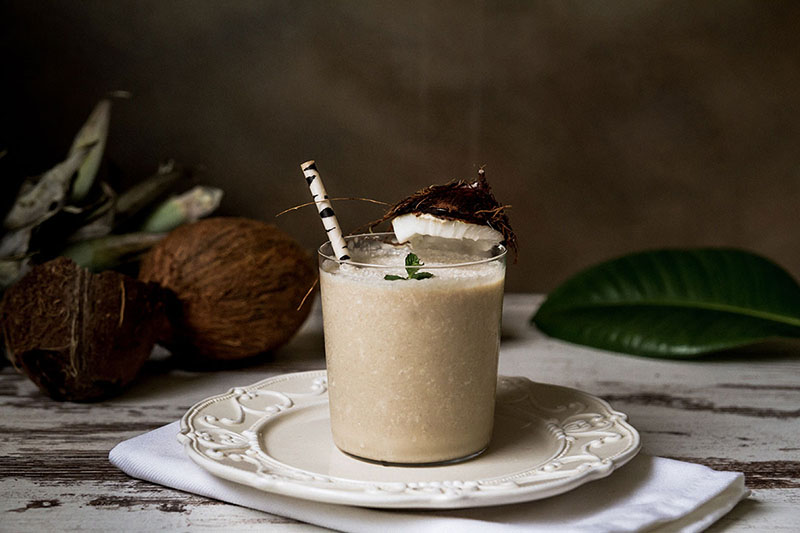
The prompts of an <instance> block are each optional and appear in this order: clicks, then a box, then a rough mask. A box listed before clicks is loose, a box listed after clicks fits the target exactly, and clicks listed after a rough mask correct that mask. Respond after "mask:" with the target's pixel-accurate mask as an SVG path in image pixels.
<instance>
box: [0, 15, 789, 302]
mask: <svg viewBox="0 0 800 533" xmlns="http://www.w3.org/2000/svg"><path fill="white" fill-rule="evenodd" d="M0 6H2V12H1V13H0V16H2V22H0V25H2V27H1V28H0V29H2V37H0V39H2V62H3V65H4V66H3V73H4V78H5V80H4V81H3V87H2V91H3V94H2V116H1V117H0V118H1V119H2V138H0V141H2V145H0V146H6V147H8V149H9V154H10V155H9V157H7V158H5V159H7V161H6V163H4V165H5V166H4V167H3V168H4V173H5V174H6V175H5V176H3V187H4V189H3V191H4V194H5V198H8V195H9V194H10V193H8V190H9V189H10V187H11V185H10V183H12V182H13V181H14V178H15V177H18V176H19V175H20V174H22V173H25V172H27V173H32V172H35V171H41V170H43V169H44V168H46V167H48V165H51V164H53V163H54V162H55V161H57V160H58V159H59V158H60V157H62V156H63V155H64V154H65V152H66V151H67V150H68V148H69V145H70V143H71V140H72V137H73V135H74V134H75V132H76V131H77V129H78V128H79V127H80V125H81V123H82V122H83V121H84V119H85V118H86V116H87V115H88V113H89V111H90V110H91V108H92V106H93V105H94V103H95V102H96V101H97V100H98V99H99V98H100V97H102V96H103V95H104V94H105V93H106V92H107V91H109V90H114V89H126V90H129V91H131V92H132V93H133V98H132V99H131V100H129V101H120V102H117V103H116V104H115V108H114V111H113V116H112V127H111V134H110V139H109V146H108V149H107V150H108V154H109V157H110V159H111V160H112V161H113V162H114V163H115V165H116V166H117V167H119V169H121V171H122V173H123V174H124V176H125V178H126V179H127V180H129V181H132V180H135V179H136V178H139V177H142V176H145V175H147V174H149V173H150V172H152V171H153V170H154V168H155V167H156V165H157V163H158V161H159V160H160V159H163V158H167V157H171V158H175V159H176V160H178V161H181V162H184V163H189V164H202V165H203V166H204V167H205V173H204V175H203V176H202V180H203V181H204V182H206V183H210V184H214V185H217V186H220V187H222V188H224V189H225V191H226V197H225V200H224V203H223V212H225V213H228V214H239V215H244V216H250V217H255V218H260V219H264V220H274V215H275V214H276V213H277V212H278V211H280V210H282V209H284V208H286V207H290V206H292V205H295V204H299V203H301V202H305V201H307V200H308V198H309V194H308V192H307V190H306V187H305V182H304V181H303V179H302V175H301V173H300V170H299V168H298V165H299V163H301V162H302V161H304V160H306V159H310V158H314V159H316V160H317V162H318V166H319V168H320V171H321V173H322V176H323V178H324V179H325V181H326V184H327V187H328V189H329V193H330V194H331V195H332V196H362V197H368V198H374V199H378V200H385V201H392V202H393V201H396V200H398V199H400V198H401V197H403V196H406V195H408V194H409V193H411V192H412V191H414V190H416V189H418V188H421V187H424V186H426V185H429V184H431V183H437V182H444V181H447V180H450V179H453V178H461V177H473V176H474V175H475V173H476V170H477V168H478V166H480V165H483V164H485V165H486V168H487V175H488V177H489V179H490V182H491V183H492V185H493V186H494V189H495V192H496V194H497V196H498V198H499V199H500V201H501V202H503V203H510V204H513V209H512V211H511V217H512V223H513V225H514V227H515V229H516V230H517V233H518V236H519V240H520V247H521V253H520V257H519V262H518V264H517V265H516V266H514V267H513V268H512V269H511V270H510V272H509V283H508V288H509V289H510V290H515V291H521V290H526V291H531V290H549V289H552V288H553V287H554V286H555V285H556V284H557V283H558V282H560V281H562V280H563V279H564V278H565V277H567V276H568V275H570V274H572V273H574V272H575V271H576V270H578V269H580V268H582V267H585V266H587V265H589V264H591V263H594V262H597V261H600V260H603V259H608V258H610V257H613V256H615V255H618V254H621V253H625V252H628V251H633V250H638V249H643V248H653V247H663V246H670V247H673V246H696V245H715V246H737V247H745V248H748V249H751V250H754V251H757V252H760V253H762V254H765V255H767V256H769V257H771V258H773V259H775V260H776V261H778V262H779V263H781V264H782V265H783V266H785V267H786V268H787V269H788V270H789V271H790V272H792V273H793V274H794V275H795V276H798V275H800V231H798V230H800V223H799V220H800V218H799V216H798V207H799V206H800V32H798V28H800V3H797V2H792V1H786V2H779V1H774V2H760V1H741V0H740V1H726V2H696V1H676V2H661V1H649V2H638V1H635V2H634V1H631V2H622V1H609V2H569V1H539V2H529V1H496V2H493V1H477V2H457V1H441V2H423V1H416V2H413V1H412V2H377V1H375V2H372V1H357V2H313V1H306V0H291V1H289V0H287V1H259V2H246V1H237V2H212V1H206V2H200V1H194V2H188V1H183V2H176V1H136V2H133V1H120V0H114V1H83V2H77V1H73V2H69V1H61V2H53V1H41V0H40V1H33V2H31V1H16V2H9V1H5V2H2V3H1V4H0ZM12 155H13V157H11V156H12ZM337 205H338V209H337V211H338V212H339V216H340V219H341V222H342V224H343V226H344V229H345V231H351V230H353V229H355V228H356V227H358V226H360V225H361V224H363V223H365V222H367V221H369V220H371V219H374V218H377V217H378V216H379V215H380V214H381V211H380V209H376V207H375V206H372V205H369V204H358V203H352V202H348V203H340V204H337ZM277 223H278V225H280V226H281V227H283V228H284V229H285V230H287V231H288V232H289V233H291V234H292V235H294V236H295V237H296V238H297V239H298V240H300V241H301V243H303V244H304V245H305V246H306V247H308V248H309V249H311V248H312V247H314V246H315V245H316V244H318V243H319V242H320V241H321V240H322V238H323V232H322V230H321V227H320V224H319V221H318V220H317V218H316V215H315V214H314V212H313V210H310V211H309V210H306V211H302V210H301V211H296V212H293V213H291V214H289V215H285V216H283V217H281V218H279V219H277Z"/></svg>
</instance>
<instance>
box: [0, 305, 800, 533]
mask: <svg viewBox="0 0 800 533" xmlns="http://www.w3.org/2000/svg"><path fill="white" fill-rule="evenodd" d="M540 301H541V298H540V297H537V296H532V295H508V296H507V297H506V307H505V313H504V325H503V331H504V338H503V344H502V349H501V357H500V371H501V373H503V374H507V375H523V376H527V377H529V378H531V379H534V380H537V381H545V382H551V383H557V384H562V385H567V386H570V387H576V388H579V389H583V390H586V391H588V392H590V393H593V394H597V395H599V396H602V397H605V398H606V399H608V400H609V401H610V402H611V404H612V405H613V406H614V407H615V408H617V409H619V410H622V411H624V412H626V413H628V414H629V416H630V420H631V422H632V423H633V425H634V426H635V427H637V429H639V431H640V432H641V434H642V437H643V442H644V452H645V453H650V454H654V455H661V456H665V457H673V458H679V459H683V460H687V461H693V462H698V463H703V464H707V465H710V466H712V467H715V468H718V469H722V470H737V471H743V472H745V475H746V477H747V485H748V486H749V487H750V488H751V489H752V490H753V494H752V496H751V497H750V498H749V499H748V500H746V501H745V502H742V503H741V504H740V505H739V506H737V507H736V509H734V510H733V511H732V512H731V513H730V514H728V515H727V516H726V517H724V518H723V519H722V520H721V521H720V522H718V523H717V524H715V525H714V526H712V528H711V529H710V531H714V532H722V531H725V532H744V531H787V532H788V531H800V346H797V345H794V346H785V345H784V346H764V347H759V348H756V349H750V350H747V351H740V352H737V353H734V354H726V355H723V356H715V357H712V358H708V359H705V360H702V361H692V362H682V361H667V360H657V359H647V358H639V357H631V356H625V355H618V354H612V353H608V352H601V351H597V350H590V349H586V348H582V347H578V346H574V345H570V344H566V343H563V342H560V341H556V340H552V339H549V338H547V337H544V336H543V335H542V334H540V333H539V332H538V331H537V330H536V329H535V328H533V327H532V326H530V325H529V324H528V319H529V318H530V316H531V315H532V313H533V311H534V310H535V308H536V306H537V305H538V303H539V302H540ZM319 368H324V356H323V347H322V333H321V319H320V314H319V309H318V308H316V309H315V312H314V313H313V314H312V316H311V318H310V319H309V321H308V323H306V325H305V326H304V327H303V329H302V330H301V332H300V334H298V336H297V337H296V338H295V339H294V340H293V341H292V343H291V344H290V345H289V346H287V347H285V348H284V349H282V350H280V351H279V352H278V353H276V354H274V355H273V356H272V357H271V358H270V359H268V360H265V361H264V362H263V363H260V364H258V365H256V366H248V367H242V368H230V369H226V370H217V371H214V372H190V371H185V370H181V369H179V368H175V367H174V364H173V363H172V362H171V361H170V360H169V359H165V358H154V360H152V361H150V362H149V363H148V365H147V367H146V368H145V371H144V372H143V374H142V376H141V377H140V378H139V379H138V380H137V381H136V382H135V383H134V385H133V386H132V387H131V388H130V389H129V390H128V391H127V392H126V393H124V394H123V395H121V396H119V397H117V398H114V399H112V400H109V401H106V402H103V403H97V404H75V403H59V402H55V401H52V400H50V399H49V398H47V397H45V396H43V395H41V394H40V393H39V392H38V390H37V389H36V388H35V386H34V385H33V384H32V383H31V382H30V381H28V380H27V379H26V378H24V377H22V376H19V375H17V374H16V373H15V372H14V371H13V369H11V368H10V367H8V366H6V367H5V368H3V369H2V371H1V372H0V406H1V408H0V530H1V531H14V532H16V531H20V532H25V531H46V530H58V531H61V530H82V531H110V530H121V531H157V530H192V531H207V530H220V531H221V530H224V531H234V532H235V531H246V530H247V531H250V530H253V529H256V528H257V529H258V530H260V531H276V532H283V533H296V532H306V531H319V530H320V528H317V527H314V526H310V525H307V524H300V523H297V522H293V521H291V520H287V519H285V518H281V517H277V516H272V515H267V514H264V513H261V512H257V511H252V510H250V509H244V508H241V507H236V506H233V505H228V504H223V503H220V502H216V501H214V500H209V499H206V498H201V497H199V496H194V495H192V494H186V493H182V492H178V491H175V490H171V489H167V488H165V487H160V486H158V485H153V484H150V483H147V482H144V481H139V480H135V479H131V478H129V477H128V476H126V475H125V474H123V473H122V472H120V471H118V470H116V469H115V468H114V467H113V466H112V465H111V464H110V463H109V462H108V460H107V455H108V451H109V450H110V449H111V448H112V447H113V446H114V445H115V444H117V443H118V442H120V441H122V440H124V439H127V438H130V437H133V436H135V435H138V434H140V433H143V432H146V431H148V430H150V429H153V428H156V427H158V426H161V425H163V424H166V423H169V422H172V421H174V420H176V419H177V418H179V417H180V416H181V415H182V414H183V412H184V411H185V410H186V409H187V408H188V407H189V406H190V405H192V404H193V403H195V402H196V401H198V400H201V399H203V398H205V397H207V396H210V395H212V394H217V393H219V392H222V391H225V390H227V389H228V388H230V387H232V386H236V385H246V384H249V383H252V382H255V381H258V380H260V379H263V378H264V377H267V376H270V375H276V374H282V373H285V372H294V371H302V370H312V369H319ZM265 497H268V495H265ZM376 528H377V526H376Z"/></svg>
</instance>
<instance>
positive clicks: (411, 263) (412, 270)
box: [383, 253, 433, 281]
mask: <svg viewBox="0 0 800 533" xmlns="http://www.w3.org/2000/svg"><path fill="white" fill-rule="evenodd" d="M421 266H425V263H423V262H422V261H420V260H419V257H417V254H415V253H410V254H408V255H407V256H406V272H407V273H408V277H407V278H404V277H403V276H395V275H394V274H386V275H385V276H383V279H385V280H389V281H395V280H398V279H428V278H432V277H433V274H431V273H430V272H420V271H419V267H421Z"/></svg>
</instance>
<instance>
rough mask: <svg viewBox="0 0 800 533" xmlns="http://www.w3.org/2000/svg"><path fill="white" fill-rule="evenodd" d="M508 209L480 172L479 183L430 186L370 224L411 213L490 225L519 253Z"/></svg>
mask: <svg viewBox="0 0 800 533" xmlns="http://www.w3.org/2000/svg"><path fill="white" fill-rule="evenodd" d="M508 207H509V206H505V205H501V204H500V202H498V201H497V199H495V197H494V194H492V188H491V187H490V186H489V182H488V181H487V180H486V176H485V174H484V172H483V169H481V170H480V171H479V172H478V179H477V180H476V181H472V182H467V181H462V180H458V181H453V182H450V183H446V184H444V185H431V186H430V187H427V188H425V189H422V190H420V191H417V192H415V193H414V194H412V195H411V196H409V197H408V198H405V199H403V200H401V201H399V202H398V203H396V204H395V205H394V206H392V207H391V208H390V209H389V211H387V212H386V214H385V215H383V217H381V218H379V219H378V220H376V221H374V222H371V223H370V224H369V227H370V228H374V227H375V226H377V225H378V224H381V223H382V222H385V221H387V220H391V219H393V218H395V217H398V216H400V215H405V214H408V213H416V214H422V213H425V214H428V215H433V216H435V217H439V218H443V219H446V220H460V221H462V222H467V223H470V224H480V225H484V224H485V225H488V226H489V227H491V228H493V229H495V230H497V231H499V232H500V233H501V234H502V235H503V239H504V242H503V244H505V245H506V246H508V247H509V248H510V249H511V250H512V251H514V252H515V253H516V250H517V237H516V235H515V234H514V231H513V230H512V229H511V224H510V222H509V220H508V215H507V214H506V209H507V208H508Z"/></svg>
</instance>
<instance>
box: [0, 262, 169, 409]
mask: <svg viewBox="0 0 800 533" xmlns="http://www.w3.org/2000/svg"><path fill="white" fill-rule="evenodd" d="M164 296H165V291H163V289H161V288H160V287H158V286H157V285H155V284H147V283H143V282H141V281H138V280H136V279H134V278H130V277H128V276H124V275H122V274H119V273H117V272H103V273H101V274H92V273H90V272H89V271H87V270H85V269H83V268H80V267H78V266H77V265H76V264H75V263H74V262H72V261H71V260H69V259H67V258H64V257H60V258H58V259H54V260H52V261H49V262H47V263H44V264H42V265H38V266H35V267H33V268H32V269H31V271H30V272H29V273H28V274H27V275H26V276H25V277H23V278H22V279H21V280H20V281H19V282H18V283H16V284H15V285H14V286H12V287H11V288H9V289H8V290H7V291H6V293H5V295H4V297H3V301H2V308H1V309H0V317H1V318H2V333H3V337H4V339H5V348H6V354H7V356H8V358H9V360H10V361H11V362H12V363H13V365H14V367H16V369H17V370H18V371H20V372H23V373H25V374H27V375H28V377H29V378H31V380H33V382H34V383H36V385H38V387H39V388H40V389H41V390H42V392H44V393H45V394H47V395H49V396H50V397H52V398H53V399H56V400H71V401H89V400H98V399H102V398H106V397H108V396H111V395H113V394H115V393H117V392H119V391H120V390H122V388H123V387H125V386H126V385H127V384H128V383H130V382H131V381H132V380H133V378H134V377H135V376H136V374H137V373H138V371H139V369H140V368H141V367H142V365H143V364H144V362H145V361H146V360H147V359H148V357H149V356H150V352H151V351H152V349H153V346H154V344H155V342H156V341H157V339H158V338H160V337H163V336H166V333H167V328H168V322H167V320H166V314H165V311H164V308H165V304H164Z"/></svg>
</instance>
